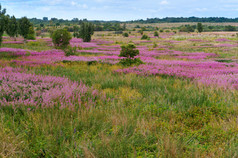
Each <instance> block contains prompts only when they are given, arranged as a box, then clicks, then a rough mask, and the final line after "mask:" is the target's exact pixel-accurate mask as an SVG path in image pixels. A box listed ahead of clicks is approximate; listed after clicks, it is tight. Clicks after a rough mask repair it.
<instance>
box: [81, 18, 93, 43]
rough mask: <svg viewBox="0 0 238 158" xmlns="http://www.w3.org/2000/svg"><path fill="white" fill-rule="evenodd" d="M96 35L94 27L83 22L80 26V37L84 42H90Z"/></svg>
mask: <svg viewBox="0 0 238 158" xmlns="http://www.w3.org/2000/svg"><path fill="white" fill-rule="evenodd" d="M93 33H94V25H93V24H92V23H89V22H82V24H81V25H80V31H79V37H80V38H82V39H83V42H90V41H91V37H92V35H93Z"/></svg>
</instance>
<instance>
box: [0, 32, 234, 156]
mask: <svg viewBox="0 0 238 158" xmlns="http://www.w3.org/2000/svg"><path fill="white" fill-rule="evenodd" d="M144 33H145V34H147V35H148V36H149V37H150V39H148V40H141V34H139V33H138V32H137V31H131V32H130V33H129V37H123V36H122V35H117V34H114V33H113V32H95V34H94V35H93V37H92V39H93V40H92V41H91V42H82V40H81V39H77V38H73V39H72V40H71V41H70V45H71V46H72V47H77V53H76V54H75V55H72V56H65V54H64V52H63V51H62V50H59V49H55V48H54V46H53V44H52V40H51V39H50V38H49V37H45V38H41V37H37V39H36V40H29V41H27V43H24V41H23V39H22V38H21V37H18V38H17V39H16V40H14V39H12V38H10V37H8V36H4V38H3V44H2V46H1V48H0V92H1V93H0V157H102V158H106V157H141V158H142V157H149V158H153V157H161V158H165V157H166V158H167V157H171V158H180V157H181V158H183V157H187V158H189V157H191V158H194V157H197V158H198V157H214V158H215V157H216V158H217V157H232V158H235V157H237V156H238V152H237V151H238V122H237V121H238V119H237V116H238V106H237V105H238V34H236V32H232V33H226V32H221V33H219V32H209V33H206V32H205V33H180V32H178V33H174V32H163V33H159V38H158V37H154V36H153V32H149V31H145V32H144ZM127 43H134V44H135V45H136V48H137V49H138V50H139V51H140V54H139V55H138V56H136V58H140V59H141V60H142V61H143V62H144V63H143V64H141V65H139V66H136V65H134V66H130V67H128V66H123V65H121V64H119V61H120V60H121V59H122V57H118V55H119V54H120V50H121V47H120V46H121V45H123V44H127Z"/></svg>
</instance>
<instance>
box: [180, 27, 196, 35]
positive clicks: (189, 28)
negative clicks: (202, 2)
mask: <svg viewBox="0 0 238 158" xmlns="http://www.w3.org/2000/svg"><path fill="white" fill-rule="evenodd" d="M195 27H196V26H195V25H193V26H191V25H184V26H182V27H181V28H180V29H179V31H180V32H188V33H189V32H194V31H195Z"/></svg>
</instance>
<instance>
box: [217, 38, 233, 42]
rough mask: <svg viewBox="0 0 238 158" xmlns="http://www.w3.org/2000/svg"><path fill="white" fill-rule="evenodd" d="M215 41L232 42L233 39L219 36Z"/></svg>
mask: <svg viewBox="0 0 238 158" xmlns="http://www.w3.org/2000/svg"><path fill="white" fill-rule="evenodd" d="M215 41H217V42H230V41H231V40H229V39H226V38H218V39H216V40H215Z"/></svg>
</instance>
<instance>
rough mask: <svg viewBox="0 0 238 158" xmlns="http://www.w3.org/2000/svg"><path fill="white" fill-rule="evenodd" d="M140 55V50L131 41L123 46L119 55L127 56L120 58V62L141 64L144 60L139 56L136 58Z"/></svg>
mask: <svg viewBox="0 0 238 158" xmlns="http://www.w3.org/2000/svg"><path fill="white" fill-rule="evenodd" d="M137 55H139V50H137V49H136V46H135V45H134V44H131V43H129V44H128V45H123V46H121V52H120V55H119V57H126V58H125V59H121V60H120V64H122V65H124V66H131V65H140V64H142V63H143V62H142V61H141V60H140V59H139V58H134V57H135V56H137Z"/></svg>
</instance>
